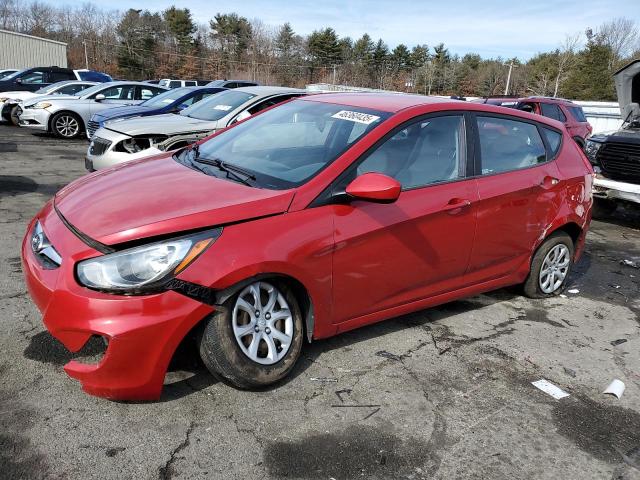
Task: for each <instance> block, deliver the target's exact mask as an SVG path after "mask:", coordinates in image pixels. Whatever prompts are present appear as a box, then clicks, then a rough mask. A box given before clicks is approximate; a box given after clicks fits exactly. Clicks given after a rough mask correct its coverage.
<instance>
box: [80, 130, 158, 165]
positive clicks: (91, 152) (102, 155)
mask: <svg viewBox="0 0 640 480" xmlns="http://www.w3.org/2000/svg"><path fill="white" fill-rule="evenodd" d="M129 138H131V137H130V136H129V135H124V134H122V133H118V132H114V131H113V130H108V129H106V128H100V129H98V130H97V131H96V132H95V133H94V134H93V136H92V137H91V143H90V144H89V148H88V150H87V156H86V161H85V166H87V165H91V168H93V170H90V171H95V170H100V169H101V168H108V167H112V166H114V165H117V164H119V163H124V162H128V161H130V160H138V159H141V158H146V157H151V156H153V155H158V154H159V153H163V152H162V150H159V149H157V148H154V147H151V148H147V149H146V150H141V151H140V152H137V153H129V152H120V151H116V150H114V149H115V148H117V146H118V144H119V143H120V142H122V141H123V140H127V139H129Z"/></svg>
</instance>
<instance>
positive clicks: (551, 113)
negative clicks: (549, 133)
mask: <svg viewBox="0 0 640 480" xmlns="http://www.w3.org/2000/svg"><path fill="white" fill-rule="evenodd" d="M540 108H541V109H542V115H544V116H545V117H549V118H553V119H554V120H558V121H560V122H566V121H567V117H565V116H564V113H562V110H560V107H558V105H555V104H553V103H541V104H540Z"/></svg>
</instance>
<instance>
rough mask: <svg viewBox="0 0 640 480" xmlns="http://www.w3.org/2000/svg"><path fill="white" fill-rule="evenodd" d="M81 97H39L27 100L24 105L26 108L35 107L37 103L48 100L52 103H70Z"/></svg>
mask: <svg viewBox="0 0 640 480" xmlns="http://www.w3.org/2000/svg"><path fill="white" fill-rule="evenodd" d="M79 98H80V97H76V96H73V95H38V96H37V97H30V98H28V99H27V100H25V102H24V104H25V105H26V106H30V105H35V104H36V103H38V102H40V101H42V100H47V101H50V102H59V101H68V100H78V99H79Z"/></svg>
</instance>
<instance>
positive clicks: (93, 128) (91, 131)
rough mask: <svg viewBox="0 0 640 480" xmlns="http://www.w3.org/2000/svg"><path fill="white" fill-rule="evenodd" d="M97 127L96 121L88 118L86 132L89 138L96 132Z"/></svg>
mask: <svg viewBox="0 0 640 480" xmlns="http://www.w3.org/2000/svg"><path fill="white" fill-rule="evenodd" d="M99 128H100V124H99V123H98V122H94V121H93V120H89V123H87V132H88V133H89V138H91V137H93V134H94V133H96V130H98V129H99Z"/></svg>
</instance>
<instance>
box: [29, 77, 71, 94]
mask: <svg viewBox="0 0 640 480" xmlns="http://www.w3.org/2000/svg"><path fill="white" fill-rule="evenodd" d="M67 83H69V81H68V80H65V81H62V82H57V83H52V84H51V85H47V86H46V87H42V88H39V89H38V90H36V91H35V93H42V94H47V93H51V92H53V91H54V90H57V89H58V88H60V87H63V86H64V85H66V84H67Z"/></svg>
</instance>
